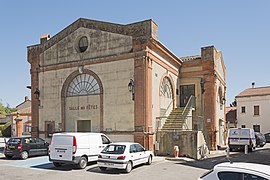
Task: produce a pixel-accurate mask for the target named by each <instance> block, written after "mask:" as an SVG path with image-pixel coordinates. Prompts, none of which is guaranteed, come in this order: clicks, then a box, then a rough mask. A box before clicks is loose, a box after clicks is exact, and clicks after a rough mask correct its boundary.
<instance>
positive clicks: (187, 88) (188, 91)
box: [180, 84, 195, 107]
mask: <svg viewBox="0 0 270 180" xmlns="http://www.w3.org/2000/svg"><path fill="white" fill-rule="evenodd" d="M191 95H193V96H195V84H190V85H181V86H180V107H185V106H186V104H187V103H188V100H189V98H190V96H191Z"/></svg>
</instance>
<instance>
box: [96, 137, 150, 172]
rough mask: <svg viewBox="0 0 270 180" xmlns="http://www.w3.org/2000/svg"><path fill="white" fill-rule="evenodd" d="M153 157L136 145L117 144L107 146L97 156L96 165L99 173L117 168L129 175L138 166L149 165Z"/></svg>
mask: <svg viewBox="0 0 270 180" xmlns="http://www.w3.org/2000/svg"><path fill="white" fill-rule="evenodd" d="M153 157H154V155H153V152H152V151H147V150H146V149H145V148H144V147H143V146H142V145H140V144H138V143H130V142H122V143H120V142H119V143H111V144H109V145H107V146H106V147H105V148H104V149H103V151H101V153H100V154H99V156H98V161H97V164H98V166H99V168H100V170H101V171H105V170H106V169H107V168H117V169H124V170H125V171H126V172H128V173H129V172H130V171H131V170H132V168H133V167H134V166H137V165H139V164H148V165H150V164H151V163H152V160H153Z"/></svg>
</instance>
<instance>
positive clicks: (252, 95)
mask: <svg viewBox="0 0 270 180" xmlns="http://www.w3.org/2000/svg"><path fill="white" fill-rule="evenodd" d="M235 99H236V102H237V127H239V128H252V129H254V131H255V132H261V133H263V134H265V133H268V132H269V128H270V123H269V116H270V111H269V105H270V86H264V87H255V83H252V86H251V88H247V89H245V90H243V91H242V92H241V93H239V94H238V95H237V96H236V97H235Z"/></svg>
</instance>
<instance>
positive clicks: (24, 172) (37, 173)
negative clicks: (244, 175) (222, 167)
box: [0, 144, 270, 180]
mask: <svg viewBox="0 0 270 180" xmlns="http://www.w3.org/2000/svg"><path fill="white" fill-rule="evenodd" d="M220 155H221V156H217V155H216V157H211V158H207V159H205V160H200V161H184V162H183V161H168V160H165V158H164V157H156V158H155V159H154V161H153V163H152V165H150V166H148V165H143V166H138V167H135V168H134V169H133V170H132V171H131V172H130V173H128V174H127V173H124V172H123V171H120V170H115V169H108V170H107V171H106V172H101V171H100V170H99V168H98V167H97V165H96V164H95V163H92V164H89V165H88V166H87V167H86V169H83V170H81V169H77V168H74V167H72V166H64V167H61V168H56V167H54V166H53V164H52V163H51V162H49V161H48V157H47V156H40V157H31V158H28V159H27V160H19V159H11V160H7V159H5V157H4V156H3V154H1V153H0V172H1V173H0V179H13V180H23V179H28V180H32V179H33V180H34V179H35V180H36V179H39V180H48V179H51V180H54V179H57V180H58V179H65V180H74V179H80V180H84V179H87V180H89V179H95V180H104V179H106V180H114V179H117V180H118V179H121V180H125V179H129V180H137V179H139V180H144V179H155V180H164V179H165V180H166V179H168V180H174V179H178V180H179V179H185V180H192V179H197V178H198V177H200V176H201V175H202V174H203V173H204V172H206V171H208V170H209V169H211V168H213V167H214V165H216V164H218V163H221V162H226V161H228V159H227V158H226V156H224V153H223V154H220ZM269 159H270V144H267V146H265V147H264V148H259V149H257V150H256V151H255V152H253V153H249V154H244V153H243V152H239V153H233V154H232V155H231V156H230V158H229V160H230V161H233V162H239V161H241V162H254V163H260V164H267V165H270V160H269Z"/></svg>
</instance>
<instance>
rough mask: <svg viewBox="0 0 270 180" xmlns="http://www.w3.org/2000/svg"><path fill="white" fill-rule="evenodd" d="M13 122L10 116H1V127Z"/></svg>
mask: <svg viewBox="0 0 270 180" xmlns="http://www.w3.org/2000/svg"><path fill="white" fill-rule="evenodd" d="M11 120H12V117H11V116H10V115H3V114H0V125H1V124H6V123H7V122H9V121H11Z"/></svg>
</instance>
